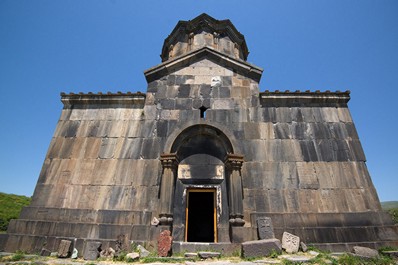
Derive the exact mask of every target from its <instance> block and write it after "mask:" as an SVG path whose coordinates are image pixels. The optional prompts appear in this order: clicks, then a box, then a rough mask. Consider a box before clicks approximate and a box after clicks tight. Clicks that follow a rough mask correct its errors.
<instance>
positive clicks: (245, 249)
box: [242, 238, 282, 258]
mask: <svg viewBox="0 0 398 265" xmlns="http://www.w3.org/2000/svg"><path fill="white" fill-rule="evenodd" d="M273 251H276V252H277V253H278V254H281V253H282V246H281V242H280V241H279V239H276V238H274V239H263V240H257V241H247V242H243V243H242V256H243V257H244V258H259V257H267V256H269V255H270V254H271V253H272V252H273Z"/></svg>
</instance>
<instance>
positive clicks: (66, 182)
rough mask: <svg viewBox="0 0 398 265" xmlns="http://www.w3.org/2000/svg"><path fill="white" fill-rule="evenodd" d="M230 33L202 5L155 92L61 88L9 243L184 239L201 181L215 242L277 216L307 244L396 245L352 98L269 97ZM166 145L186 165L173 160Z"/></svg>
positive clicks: (169, 43) (175, 40) (150, 73)
mask: <svg viewBox="0 0 398 265" xmlns="http://www.w3.org/2000/svg"><path fill="white" fill-rule="evenodd" d="M226 25H229V26H227V27H225V26H226ZM185 26H186V27H185ZM213 29H214V30H213ZM234 31H235V28H234V27H233V26H232V25H230V21H227V20H222V21H220V20H216V19H213V18H211V17H209V16H207V15H206V14H202V15H200V16H199V17H197V18H195V19H193V20H190V21H185V22H184V21H181V22H180V23H178V26H177V28H176V30H173V32H172V35H173V36H171V37H168V38H167V39H166V40H165V42H164V43H165V45H164V47H163V49H162V58H163V61H162V64H160V65H158V66H155V67H153V68H151V69H149V70H147V71H146V72H145V77H146V79H147V81H148V88H147V93H146V94H142V93H107V94H102V93H95V94H93V93H88V94H84V93H79V94H76V95H73V94H62V95H61V100H62V102H63V103H64V109H63V110H62V115H61V118H60V120H59V122H58V124H57V128H56V130H55V133H54V136H53V138H52V141H51V144H50V147H49V150H48V153H47V157H46V159H45V161H44V164H43V169H42V171H41V173H40V177H39V180H38V184H37V186H36V190H35V195H34V197H33V199H32V204H31V206H30V207H28V208H26V210H24V212H23V213H22V214H21V219H20V220H15V221H13V222H11V225H10V226H9V233H10V234H9V237H8V239H7V240H6V241H7V242H9V243H7V244H8V245H9V246H10V247H9V248H10V249H12V250H13V251H15V250H17V249H31V250H32V251H35V252H36V251H40V250H41V248H42V246H43V243H47V245H46V247H47V248H49V249H57V247H58V246H57V245H55V244H58V241H59V240H58V239H54V238H72V237H77V238H78V242H80V243H77V244H80V245H79V246H76V247H77V248H78V249H79V250H80V249H81V250H82V251H83V250H84V248H83V246H82V245H83V241H84V240H85V239H86V240H87V239H89V238H97V239H98V241H102V242H104V244H105V242H107V243H106V247H108V246H109V245H108V242H110V241H114V240H115V238H117V236H118V235H120V234H123V235H125V238H124V241H128V242H131V241H132V240H133V241H136V242H140V243H141V242H145V243H150V244H148V246H149V245H150V246H155V245H156V240H157V236H158V233H159V231H161V230H165V229H169V230H171V229H172V231H173V237H174V240H175V241H185V240H186V238H185V228H186V225H187V223H186V221H187V220H186V216H185V209H186V208H187V205H188V204H189V202H188V195H187V194H188V193H189V192H187V190H189V189H193V188H195V189H196V188H198V189H199V188H200V189H201V188H204V189H212V190H213V189H214V190H215V200H214V205H216V207H215V210H216V213H215V214H216V216H217V224H216V226H217V232H218V233H217V241H218V242H232V244H239V243H241V242H243V241H251V240H255V239H257V238H258V237H259V238H272V237H273V234H269V235H267V234H266V233H265V235H263V234H262V232H264V231H257V230H256V229H255V228H256V227H258V228H260V227H261V224H258V223H257V217H258V216H262V217H263V216H267V217H268V216H269V217H272V221H273V226H274V227H273V228H274V231H275V235H276V236H277V237H278V238H281V236H282V233H283V231H294V233H297V234H298V235H299V236H300V237H301V238H305V240H308V242H311V243H325V244H326V243H336V242H369V241H370V242H378V241H383V240H382V239H383V238H384V239H387V240H389V241H390V240H395V241H397V240H396V238H397V236H398V232H397V230H396V229H395V228H392V227H390V225H392V221H391V218H389V217H388V220H387V219H386V218H381V217H380V216H379V214H380V203H379V201H378V198H377V194H376V191H375V190H374V187H373V184H372V182H371V178H370V176H369V173H368V170H367V168H366V164H365V160H366V157H365V154H364V152H363V149H362V146H361V143H360V141H359V139H358V133H357V131H356V129H355V126H354V123H353V121H352V118H351V115H350V112H349V109H348V107H347V102H348V100H349V98H350V96H349V93H347V92H310V91H306V92H300V91H295V92H289V91H286V92H281V91H275V92H269V91H265V92H260V91H259V81H260V77H261V73H262V69H260V68H259V67H257V66H254V65H252V64H249V63H247V62H246V61H245V60H246V58H245V57H246V56H247V47H246V44H245V40H244V37H243V35H241V34H240V33H238V32H234ZM231 32H232V33H233V34H231ZM231 57H232V58H231ZM233 58H235V59H233ZM236 59H238V60H236ZM205 108H208V109H207V110H205ZM192 128H193V129H192ZM182 143H184V144H182ZM167 153H173V154H175V156H176V157H178V158H179V160H180V161H176V162H175V163H174V164H175V165H172V166H171V165H168V163H167V162H166V163H164V165H163V164H162V162H161V161H160V159H159V158H160V156H161V155H162V154H167ZM198 154H201V155H198ZM203 154H205V155H203ZM226 155H239V156H242V161H243V162H242V164H241V165H240V166H239V169H236V168H235V170H233V167H234V165H230V167H232V171H235V173H236V172H237V171H239V174H235V177H234V181H231V180H232V178H231V172H230V171H231V168H227V167H225V166H226V165H225V164H226V163H225V162H226V161H225V157H226ZM190 159H191V161H189V162H187V161H188V160H190ZM214 159H215V160H217V161H218V162H219V163H218V164H217V163H213V161H214ZM192 160H200V163H196V164H195V163H191V162H192ZM232 164H233V163H232ZM209 165H210V166H209ZM165 172H166V173H167V174H164V173H165ZM166 175H167V176H169V177H170V178H169V180H170V181H168V182H166V183H168V184H169V185H168V186H167V188H164V187H165V186H164V185H163V184H161V183H162V182H163V180H164V179H166V178H165V176H166ZM162 187H163V189H164V192H161V189H162ZM173 192H175V194H172V193H173ZM230 194H233V195H231V196H230ZM168 195H169V196H168ZM235 195H236V196H235ZM240 196H242V199H241V198H240ZM76 198H79V199H78V200H77V199H76ZM236 201H239V203H236ZM231 202H232V203H231ZM348 213H350V214H348ZM371 213H372V214H371ZM364 216H366V217H364ZM161 217H163V219H162V222H163V221H165V222H164V223H165V224H166V223H167V225H168V227H161V226H159V223H158V219H160V218H161ZM151 220H153V222H152V224H151ZM236 220H239V222H236ZM230 221H231V222H230ZM245 222H246V223H249V222H250V224H251V225H250V226H242V227H238V226H233V225H236V224H238V223H239V224H243V223H245ZM189 225H190V224H188V227H189ZM231 225H232V226H231ZM385 225H388V227H385ZM288 229H289V230H288ZM1 238H3V237H1ZM395 241H394V242H395ZM2 242H5V241H4V240H0V247H2V245H4V244H5V243H2ZM55 242H57V243H55ZM123 244H125V243H123ZM337 245H338V244H330V245H328V247H329V246H333V247H335V246H337ZM128 246H130V243H129V244H128ZM341 246H343V243H341V244H340V245H339V247H341ZM122 248H125V247H124V246H121V245H120V249H117V250H116V251H117V252H120V251H121V249H122ZM336 248H337V247H336ZM115 249H116V247H115ZM209 249H211V248H209ZM125 251H126V250H125ZM83 253H84V252H83Z"/></svg>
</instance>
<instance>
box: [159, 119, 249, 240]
mask: <svg viewBox="0 0 398 265" xmlns="http://www.w3.org/2000/svg"><path fill="white" fill-rule="evenodd" d="M161 161H162V165H163V175H162V181H161V194H160V195H161V196H160V198H161V210H160V215H159V216H160V221H161V223H162V224H166V225H170V226H171V228H172V230H173V238H174V240H175V241H186V242H229V241H230V238H229V226H230V225H236V226H241V225H243V224H244V221H243V209H242V196H243V195H242V184H241V174H240V168H241V166H242V163H243V157H242V156H240V155H236V154H234V149H233V146H232V144H231V141H230V140H229V139H228V137H227V136H226V135H225V134H224V133H223V132H222V131H221V130H220V129H218V128H216V127H214V126H210V125H207V124H199V125H193V126H190V127H188V128H186V129H185V130H183V131H182V132H181V133H180V134H179V135H178V136H177V137H176V138H175V140H174V142H173V144H172V146H171V150H170V153H168V154H163V155H162V156H161Z"/></svg>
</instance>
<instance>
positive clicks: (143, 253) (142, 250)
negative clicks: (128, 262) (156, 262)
mask: <svg viewBox="0 0 398 265" xmlns="http://www.w3.org/2000/svg"><path fill="white" fill-rule="evenodd" d="M137 250H138V252H139V253H140V258H145V257H148V256H149V254H151V253H150V252H149V251H148V250H146V249H145V248H144V247H143V246H141V245H138V246H137Z"/></svg>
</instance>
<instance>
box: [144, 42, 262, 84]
mask: <svg viewBox="0 0 398 265" xmlns="http://www.w3.org/2000/svg"><path fill="white" fill-rule="evenodd" d="M203 60H207V61H208V62H212V63H213V64H212V65H214V66H215V67H216V65H217V66H218V67H216V68H217V69H220V68H219V67H222V68H224V69H227V70H230V71H232V72H236V73H238V74H241V75H243V76H245V77H248V78H251V79H253V80H254V81H256V82H259V81H260V79H261V75H262V72H263V69H262V68H260V67H257V66H255V65H252V64H249V63H247V62H246V61H243V60H239V59H236V58H233V57H230V56H228V55H226V54H223V53H221V52H219V51H216V50H214V49H211V48H209V47H203V48H201V49H198V50H194V51H191V52H189V53H186V54H184V55H181V56H178V57H175V58H174V59H173V60H169V61H166V62H164V63H161V64H159V65H157V66H155V67H152V68H150V69H148V70H146V71H144V74H145V78H146V80H147V82H148V83H150V82H152V81H154V80H158V79H160V78H162V77H164V76H166V75H170V74H172V73H175V72H177V71H181V70H182V69H184V68H187V67H192V65H194V64H196V63H198V62H201V61H202V63H203ZM206 67H209V66H206ZM220 70H221V69H220ZM224 71H225V70H224Z"/></svg>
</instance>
